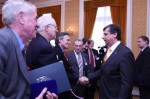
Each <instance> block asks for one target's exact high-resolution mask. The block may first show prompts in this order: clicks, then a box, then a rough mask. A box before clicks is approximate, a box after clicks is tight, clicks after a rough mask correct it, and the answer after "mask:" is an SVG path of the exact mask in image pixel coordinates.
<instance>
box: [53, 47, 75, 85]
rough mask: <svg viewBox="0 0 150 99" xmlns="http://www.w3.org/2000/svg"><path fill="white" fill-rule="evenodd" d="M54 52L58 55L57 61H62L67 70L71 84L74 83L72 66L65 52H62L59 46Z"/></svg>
mask: <svg viewBox="0 0 150 99" xmlns="http://www.w3.org/2000/svg"><path fill="white" fill-rule="evenodd" d="M54 50H55V52H56V55H57V57H58V59H57V61H62V62H63V64H64V68H65V70H66V73H67V76H68V79H69V81H70V82H72V81H73V78H74V76H75V75H74V71H73V70H72V67H71V66H70V64H69V62H68V59H67V58H66V57H65V56H64V52H63V51H62V49H61V47H60V46H59V45H56V46H55V47H54Z"/></svg>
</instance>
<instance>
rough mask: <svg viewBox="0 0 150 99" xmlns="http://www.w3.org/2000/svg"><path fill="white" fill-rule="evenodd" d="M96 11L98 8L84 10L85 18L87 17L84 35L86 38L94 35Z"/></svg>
mask: <svg viewBox="0 0 150 99" xmlns="http://www.w3.org/2000/svg"><path fill="white" fill-rule="evenodd" d="M96 13H97V8H94V9H90V10H86V11H84V19H85V21H84V22H85V23H84V25H85V27H84V37H85V38H88V39H91V37H92V31H93V27H94V23H95V19H96Z"/></svg>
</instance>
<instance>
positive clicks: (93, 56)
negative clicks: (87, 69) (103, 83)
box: [84, 40, 101, 99]
mask: <svg viewBox="0 0 150 99" xmlns="http://www.w3.org/2000/svg"><path fill="white" fill-rule="evenodd" d="M93 47H94V41H93V40H88V49H86V50H85V51H84V53H86V54H87V55H88V59H89V62H90V64H91V68H92V69H93V72H96V71H97V70H98V69H100V66H101V60H100V58H99V57H98V51H97V50H96V49H94V48H93ZM96 88H97V80H95V81H93V82H91V86H90V87H89V90H88V91H87V96H86V97H87V98H86V99H94V93H95V91H96Z"/></svg>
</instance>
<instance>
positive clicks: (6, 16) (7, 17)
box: [2, 0, 37, 25]
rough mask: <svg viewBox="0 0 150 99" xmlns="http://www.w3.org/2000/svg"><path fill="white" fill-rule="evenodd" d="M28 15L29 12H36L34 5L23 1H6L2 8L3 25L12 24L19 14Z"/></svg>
mask: <svg viewBox="0 0 150 99" xmlns="http://www.w3.org/2000/svg"><path fill="white" fill-rule="evenodd" d="M21 11H22V12H24V13H25V14H28V13H29V12H31V11H37V8H36V6H35V5H33V4H31V3H30V2H27V1H24V0H8V1H6V2H5V4H4V6H3V7H2V21H3V23H4V24H5V25H10V24H12V23H13V22H14V21H15V20H16V18H17V15H18V14H19V13H20V12H21Z"/></svg>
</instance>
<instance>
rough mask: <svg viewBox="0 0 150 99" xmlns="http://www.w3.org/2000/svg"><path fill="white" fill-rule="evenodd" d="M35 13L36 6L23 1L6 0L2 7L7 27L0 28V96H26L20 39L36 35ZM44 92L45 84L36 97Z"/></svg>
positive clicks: (27, 86)
mask: <svg viewBox="0 0 150 99" xmlns="http://www.w3.org/2000/svg"><path fill="white" fill-rule="evenodd" d="M36 17H37V12H36V7H35V6H34V5H32V4H31V3H28V2H25V1H21V0H20V1H19V0H9V1H6V2H5V4H4V6H3V8H2V20H3V22H4V24H5V25H6V26H7V27H5V28H2V29H0V99H29V97H30V84H29V77H28V72H27V66H26V63H25V60H24V57H23V55H22V50H23V47H24V43H25V42H26V41H27V40H29V39H32V38H33V37H35V36H36V34H35V33H36V28H37V25H38V24H37V21H36ZM45 93H47V89H46V88H45V89H43V91H42V93H41V94H40V96H39V97H37V99H42V98H43V96H44V94H45ZM47 95H48V96H47ZM47 95H46V96H47V98H48V99H52V97H53V95H52V94H50V93H49V92H48V93H47ZM51 96H52V97H51ZM49 97H51V98H49Z"/></svg>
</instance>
